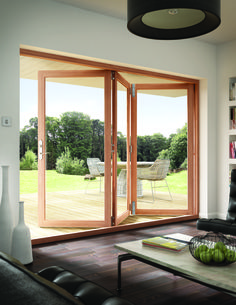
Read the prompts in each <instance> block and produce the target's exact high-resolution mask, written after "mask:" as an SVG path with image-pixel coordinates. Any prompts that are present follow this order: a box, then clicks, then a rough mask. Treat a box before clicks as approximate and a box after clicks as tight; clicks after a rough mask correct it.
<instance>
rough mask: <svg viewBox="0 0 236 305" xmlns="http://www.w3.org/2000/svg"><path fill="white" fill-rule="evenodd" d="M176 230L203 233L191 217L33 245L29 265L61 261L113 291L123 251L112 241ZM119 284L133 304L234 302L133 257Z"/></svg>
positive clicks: (37, 266)
mask: <svg viewBox="0 0 236 305" xmlns="http://www.w3.org/2000/svg"><path fill="white" fill-rule="evenodd" d="M175 232H179V233H183V234H189V235H196V234H200V233H202V232H200V231H197V229H196V222H195V221H190V222H182V223H177V224H171V225H162V226H158V227H153V228H146V229H145V228H143V229H139V230H131V231H127V232H120V233H112V234H107V235H103V236H96V237H90V238H84V239H78V240H72V241H66V242H60V243H54V244H47V245H40V246H34V247H33V256H34V262H33V263H32V264H31V265H29V266H28V268H29V269H30V270H32V271H34V272H37V271H38V270H40V269H42V268H45V267H47V266H50V265H60V266H62V267H64V268H66V269H69V270H71V271H73V272H75V273H77V274H79V275H80V276H83V277H85V278H87V279H89V280H92V281H94V282H95V283H97V284H99V285H102V286H103V287H105V288H107V289H108V290H110V291H112V292H113V293H115V294H116V293H117V292H116V287H117V256H118V255H119V254H120V253H122V252H119V251H118V250H117V249H115V248H114V244H116V243H121V242H125V241H132V240H136V239H143V238H147V237H153V236H155V235H157V234H170V233H175ZM219 276H220V267H219ZM122 287H123V289H122V292H121V296H122V297H124V298H126V299H128V300H129V301H131V302H133V303H134V304H135V305H147V304H148V305H161V304H175V305H176V304H183V305H185V304H186V305H187V304H188V305H189V304H191V305H196V304H198V305H199V304H201V305H215V304H224V305H228V304H236V298H234V297H232V296H229V295H226V294H224V293H221V292H218V291H216V290H213V289H210V288H207V287H205V286H202V285H200V284H196V283H194V282H192V281H189V280H187V279H183V278H181V277H177V276H174V275H172V274H170V273H167V272H164V271H162V270H159V269H156V268H154V267H151V266H148V265H146V264H143V263H141V262H137V261H135V260H131V261H127V262H124V263H123V268H122Z"/></svg>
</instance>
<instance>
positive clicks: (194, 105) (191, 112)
mask: <svg viewBox="0 0 236 305" xmlns="http://www.w3.org/2000/svg"><path fill="white" fill-rule="evenodd" d="M183 89H185V90H187V105H188V113H187V115H188V124H187V125H188V209H185V210H176V209H171V210H170V209H139V208H138V203H137V183H136V181H137V163H136V160H137V93H138V90H183ZM133 90H134V95H133V96H132V102H131V107H132V108H131V113H132V118H131V122H132V123H131V139H132V147H133V151H132V157H131V177H132V180H133V181H135V182H133V183H131V185H132V189H131V202H132V204H133V205H135V214H136V215H156V214H157V213H158V215H166V216H167V215H175V216H178V215H179V216H181V215H197V214H198V213H199V205H198V199H199V102H198V101H199V86H198V84H189V83H181V84H169V83H166V84H135V88H134V89H133Z"/></svg>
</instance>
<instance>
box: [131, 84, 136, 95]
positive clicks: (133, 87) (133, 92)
mask: <svg viewBox="0 0 236 305" xmlns="http://www.w3.org/2000/svg"><path fill="white" fill-rule="evenodd" d="M131 95H132V97H135V84H132V85H131Z"/></svg>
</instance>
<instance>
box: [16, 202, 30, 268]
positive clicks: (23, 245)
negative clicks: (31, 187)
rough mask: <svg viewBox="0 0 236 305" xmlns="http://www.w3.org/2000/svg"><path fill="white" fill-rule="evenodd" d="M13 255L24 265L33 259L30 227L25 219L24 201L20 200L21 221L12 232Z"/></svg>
mask: <svg viewBox="0 0 236 305" xmlns="http://www.w3.org/2000/svg"><path fill="white" fill-rule="evenodd" d="M11 255H12V256H13V257H15V258H16V259H18V260H19V261H20V262H21V263H22V264H24V265H26V264H30V263H32V261H33V254H32V244H31V236H30V229H29V227H28V226H27V225H26V224H25V220H24V201H20V202H19V221H18V224H17V225H16V227H15V228H14V230H13V234H12V250H11Z"/></svg>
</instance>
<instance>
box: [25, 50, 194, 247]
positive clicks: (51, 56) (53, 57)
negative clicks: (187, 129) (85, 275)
mask: <svg viewBox="0 0 236 305" xmlns="http://www.w3.org/2000/svg"><path fill="white" fill-rule="evenodd" d="M19 55H20V56H25V57H32V58H37V59H43V60H49V61H56V62H60V63H67V64H72V65H74V66H84V67H85V68H86V67H90V68H96V69H107V70H110V71H116V72H125V73H132V74H139V75H143V76H147V77H153V78H160V79H163V80H168V81H177V82H184V83H189V84H193V85H194V87H195V92H194V97H195V105H194V110H195V120H196V122H195V133H194V136H195V141H194V143H195V151H196V154H195V166H196V168H195V171H194V177H193V179H194V184H195V186H194V187H195V190H196V191H195V194H194V195H195V196H194V200H195V204H194V210H193V215H185V216H179V217H174V218H168V219H160V220H150V221H149V222H144V223H134V224H129V225H122V226H121V225H120V226H118V227H105V228H100V229H97V230H96V231H95V230H92V231H91V230H87V231H83V232H77V233H69V234H66V235H64V234H62V235H59V236H52V237H43V238H37V239H34V240H33V241H32V243H33V244H35V245H36V244H43V243H46V242H53V241H62V240H69V239H72V238H79V237H86V236H94V235H99V234H106V233H110V232H118V231H125V230H130V229H138V228H143V227H151V226H156V225H163V224H168V223H173V222H182V221H187V220H193V219H197V218H198V217H199V79H196V78H195V79H194V78H190V77H183V76H180V75H175V74H168V73H161V72H157V71H153V70H151V69H148V68H142V67H141V68H136V67H130V66H129V67H128V66H126V65H120V64H111V63H108V62H105V61H95V60H87V59H82V58H78V57H75V56H67V55H64V54H63V53H61V54H60V53H59V52H57V54H55V52H48V51H47V52H45V51H41V50H40V51H39V50H35V49H34V50H32V49H30V48H20V51H19ZM131 107H132V109H133V103H131ZM131 144H132V143H131ZM133 149H135V146H133ZM131 163H132V160H131ZM131 174H132V173H131ZM131 195H132V194H131Z"/></svg>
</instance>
